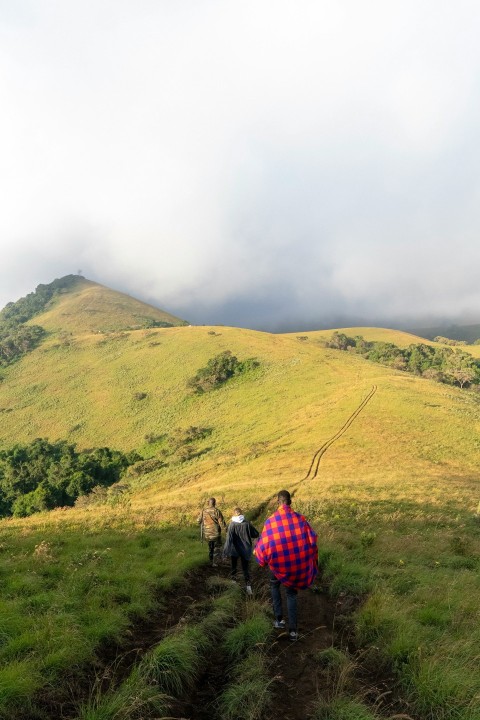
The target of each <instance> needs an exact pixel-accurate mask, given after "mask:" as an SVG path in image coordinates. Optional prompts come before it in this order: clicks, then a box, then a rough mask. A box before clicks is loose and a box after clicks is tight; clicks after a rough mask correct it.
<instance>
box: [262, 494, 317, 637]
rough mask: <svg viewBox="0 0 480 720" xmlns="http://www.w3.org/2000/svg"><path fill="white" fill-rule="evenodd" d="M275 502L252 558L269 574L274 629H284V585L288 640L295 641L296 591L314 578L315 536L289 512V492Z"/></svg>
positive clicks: (303, 522) (309, 527) (299, 517)
mask: <svg viewBox="0 0 480 720" xmlns="http://www.w3.org/2000/svg"><path fill="white" fill-rule="evenodd" d="M277 500H278V509H277V511H276V512H275V513H274V514H273V515H271V516H270V517H269V518H267V520H266V521H265V525H264V528H263V530H262V532H261V534H260V537H259V539H258V543H257V546H256V548H255V550H254V554H255V557H256V559H257V562H258V563H259V565H261V566H262V567H263V566H265V565H266V566H268V568H269V570H270V589H271V592H272V602H273V612H274V614H275V623H274V626H275V627H276V628H277V629H284V628H285V620H284V619H283V612H282V598H281V595H280V586H281V585H284V586H285V589H286V595H287V615H288V629H289V637H290V639H291V640H298V631H297V591H298V590H300V589H303V588H308V587H310V586H311V585H312V584H313V581H314V580H315V578H316V576H317V573H318V549H317V534H316V532H315V531H314V530H313V529H312V527H311V526H310V525H309V524H308V522H307V521H306V520H305V518H304V517H303V515H300V514H299V513H297V512H294V510H292V508H291V504H292V499H291V497H290V493H289V492H288V490H280V492H279V493H278V495H277Z"/></svg>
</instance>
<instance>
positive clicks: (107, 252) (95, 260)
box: [0, 0, 480, 330]
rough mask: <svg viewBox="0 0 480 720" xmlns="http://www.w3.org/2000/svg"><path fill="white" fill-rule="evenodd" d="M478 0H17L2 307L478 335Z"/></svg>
mask: <svg viewBox="0 0 480 720" xmlns="http://www.w3.org/2000/svg"><path fill="white" fill-rule="evenodd" d="M479 37H480V5H479V4H478V2H476V0H471V1H470V0H457V1H456V2H455V3H454V2H452V0H448V1H445V0H414V1H413V0H402V1H401V2H397V1H396V0H365V1H364V2H358V0H296V1H295V2H294V1H293V0H289V1H286V0H242V2H239V1H238V0H237V1H236V2H233V1H232V0H81V1H77V0H16V1H15V2H12V1H11V0H0V102H1V111H0V198H1V210H0V251H1V255H0V258H1V259H0V307H3V305H5V303H7V302H8V301H11V300H16V299H18V298H19V297H21V296H23V295H25V294H26V293H28V292H30V291H32V290H33V289H34V288H35V287H36V285H38V284H39V283H48V282H51V281H52V280H53V279H54V278H56V277H61V276H62V275H66V274H70V273H77V272H79V271H81V273H82V274H83V275H84V276H85V277H87V278H89V279H91V280H95V281H96V282H100V283H102V284H104V285H107V286H109V287H112V288H114V289H117V290H122V291H123V292H127V293H129V294H131V295H134V296H135V297H138V298H140V299H142V300H145V301H147V302H151V303H152V304H155V305H157V306H159V307H161V308H163V309H165V310H168V311H169V312H172V313H174V314H176V315H179V316H180V317H183V318H186V319H188V320H189V321H191V322H192V323H199V324H202V323H203V324H228V325H238V326H243V327H251V328H257V329H265V330H278V329H285V328H291V329H314V328H320V327H329V326H330V327H333V326H335V325H336V324H343V325H350V324H362V323H363V322H364V321H368V322H369V324H386V325H390V326H393V325H395V324H396V325H397V326H398V325H401V324H402V323H403V324H404V325H407V326H412V327H414V326H415V325H422V324H425V323H426V322H430V323H437V322H453V321H462V322H479V321H480V283H479V281H478V277H479V267H480V263H479V260H480V142H479V134H480V43H479V42H478V38H479Z"/></svg>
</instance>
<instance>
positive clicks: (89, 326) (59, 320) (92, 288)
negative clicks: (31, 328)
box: [30, 276, 186, 335]
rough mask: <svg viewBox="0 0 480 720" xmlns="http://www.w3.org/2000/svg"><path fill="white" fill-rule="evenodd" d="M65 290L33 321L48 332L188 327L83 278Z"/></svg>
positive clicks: (173, 318) (151, 307)
mask: <svg viewBox="0 0 480 720" xmlns="http://www.w3.org/2000/svg"><path fill="white" fill-rule="evenodd" d="M71 277H72V282H71V284H69V285H68V286H67V287H66V288H62V289H61V290H60V292H59V293H57V294H56V295H55V296H54V298H53V299H52V300H51V301H50V303H49V304H48V306H47V307H46V308H45V311H44V312H42V313H40V314H38V315H36V316H35V318H34V319H33V320H31V321H30V322H32V323H33V322H34V323H35V324H36V325H41V326H42V327H44V328H45V329H46V330H47V331H49V332H59V331H63V332H71V333H73V334H75V335H81V334H84V333H98V332H115V331H119V330H132V329H138V328H142V327H170V326H172V327H173V326H178V325H185V324H186V323H185V321H184V320H181V319H180V318H177V317H175V316H174V315H171V314H170V313H168V312H165V311H164V310H160V309H159V308H156V307H153V306H152V305H147V304H146V303H143V302H141V301H140V300H136V299H135V298H133V297H130V295H126V294H125V293H121V292H118V291H117V290H111V289H110V288H107V287H105V286H104V285H100V284H99V283H96V282H92V281H91V280H87V279H85V278H83V277H81V276H71Z"/></svg>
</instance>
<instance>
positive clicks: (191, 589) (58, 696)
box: [18, 565, 213, 720]
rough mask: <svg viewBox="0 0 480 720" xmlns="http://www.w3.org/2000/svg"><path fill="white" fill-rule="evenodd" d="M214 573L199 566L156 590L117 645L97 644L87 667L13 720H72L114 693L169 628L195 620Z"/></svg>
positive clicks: (69, 677) (205, 566)
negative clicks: (89, 702) (97, 698)
mask: <svg viewBox="0 0 480 720" xmlns="http://www.w3.org/2000/svg"><path fill="white" fill-rule="evenodd" d="M212 574H213V570H212V568H211V567H210V566H207V565H204V566H200V567H198V568H195V569H194V570H191V571H190V572H188V573H186V574H185V576H184V577H183V578H182V579H181V581H180V582H178V583H177V584H176V585H175V586H174V587H172V588H171V589H169V590H166V591H165V590H158V591H157V593H156V603H155V607H154V609H153V610H152V611H151V613H150V614H149V615H148V617H142V618H133V619H132V624H131V627H130V628H129V630H128V632H127V633H126V634H125V636H124V637H123V638H122V641H121V642H119V643H115V642H112V641H109V642H106V643H104V644H103V645H101V646H100V647H99V648H98V650H97V652H96V655H95V659H94V660H93V661H92V663H91V664H90V665H88V666H87V667H84V668H82V669H81V670H80V671H79V670H78V668H77V669H75V670H74V671H72V674H71V675H69V674H68V673H67V674H65V675H64V676H63V678H62V683H61V686H58V687H51V686H50V687H48V688H47V689H46V690H45V691H44V692H43V693H42V694H41V695H39V696H38V697H37V698H36V702H35V710H25V711H24V712H20V711H19V713H18V720H40V719H41V720H46V719H48V720H60V719H61V720H74V718H76V717H77V715H78V707H79V705H80V704H81V703H82V702H83V701H85V699H87V698H89V697H92V696H94V695H97V694H103V693H106V692H107V691H110V690H112V689H115V688H116V687H118V686H119V685H120V684H121V682H122V681H123V680H124V679H125V678H126V677H127V676H128V675H129V673H130V672H131V670H132V668H133V667H134V666H135V665H136V663H138V661H139V660H140V659H141V658H142V657H143V656H144V655H145V654H146V653H147V652H148V651H149V650H150V649H151V648H152V647H154V646H155V645H157V644H158V643H159V642H160V641H161V640H162V639H163V638H164V637H165V635H166V634H167V633H168V632H170V631H171V630H172V629H173V628H174V627H176V626H178V625H180V624H183V623H185V622H189V621H195V619H196V618H197V617H198V616H199V615H200V614H201V613H202V612H203V610H202V605H203V604H204V603H205V601H206V600H208V598H210V596H211V593H210V590H209V588H208V585H207V582H208V580H209V578H210V577H211V576H212Z"/></svg>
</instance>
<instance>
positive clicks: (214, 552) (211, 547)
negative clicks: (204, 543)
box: [208, 538, 221, 562]
mask: <svg viewBox="0 0 480 720" xmlns="http://www.w3.org/2000/svg"><path fill="white" fill-rule="evenodd" d="M220 545H221V543H220V538H217V540H209V541H208V557H209V558H210V562H213V561H214V560H215V562H218V561H219V559H220Z"/></svg>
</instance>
